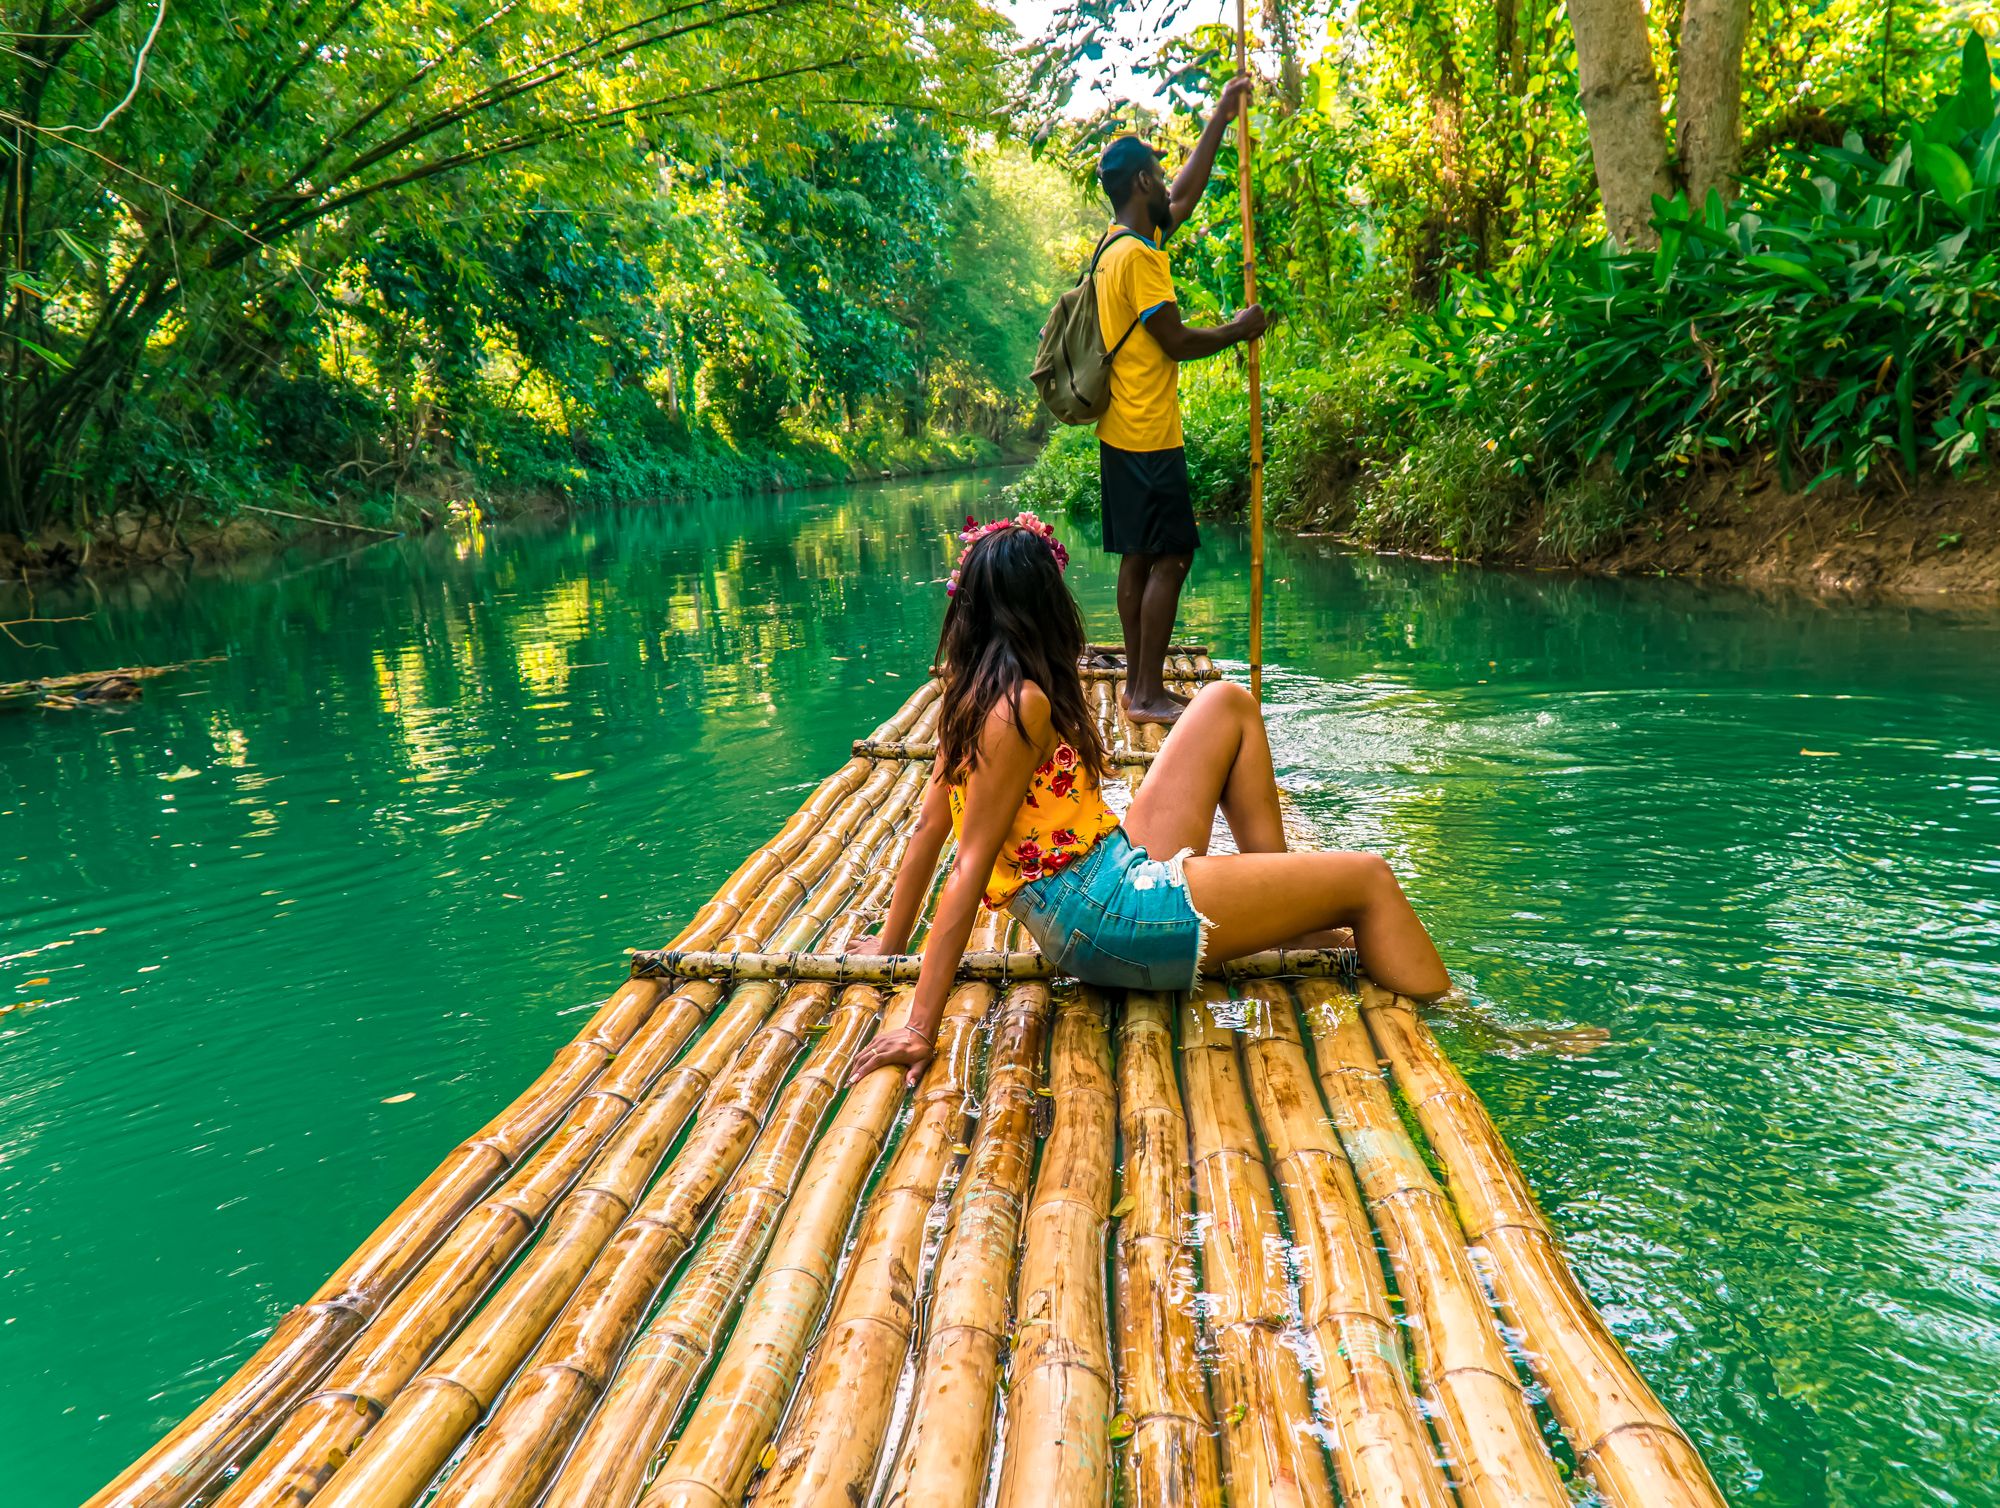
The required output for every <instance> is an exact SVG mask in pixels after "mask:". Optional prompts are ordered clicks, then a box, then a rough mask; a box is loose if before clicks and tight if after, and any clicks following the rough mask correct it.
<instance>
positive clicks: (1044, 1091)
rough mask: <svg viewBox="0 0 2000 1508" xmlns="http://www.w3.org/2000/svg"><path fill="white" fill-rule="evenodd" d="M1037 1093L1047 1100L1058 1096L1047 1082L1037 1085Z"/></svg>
mask: <svg viewBox="0 0 2000 1508" xmlns="http://www.w3.org/2000/svg"><path fill="white" fill-rule="evenodd" d="M1035 1093H1036V1094H1039V1095H1040V1096H1041V1097H1042V1098H1043V1099H1045V1100H1052V1099H1054V1098H1055V1097H1056V1092H1055V1091H1054V1090H1053V1089H1051V1088H1049V1086H1048V1085H1046V1084H1037V1085H1036V1086H1035Z"/></svg>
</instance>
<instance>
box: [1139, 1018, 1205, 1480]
mask: <svg viewBox="0 0 2000 1508" xmlns="http://www.w3.org/2000/svg"><path fill="white" fill-rule="evenodd" d="M1173 1020H1174V1008H1173V1005H1172V1003H1171V1001H1170V999H1169V998H1168V997H1166V996H1163V995H1148V994H1140V993H1138V992H1136V991H1135V992H1133V993H1131V994H1128V995H1127V996H1126V997H1125V1007H1124V1010H1123V1011H1122V1012H1121V1013H1120V1016H1119V1023H1118V1136H1119V1140H1120V1141H1121V1142H1122V1143H1123V1145H1124V1148H1125V1169H1124V1195H1123V1197H1122V1198H1121V1200H1120V1201H1119V1207H1120V1208H1124V1207H1126V1206H1129V1208H1127V1209H1126V1213H1125V1214H1124V1215H1123V1216H1122V1217H1120V1218H1119V1220H1118V1227H1117V1235H1116V1237H1115V1239H1114V1241H1113V1245H1112V1283H1113V1292H1114V1294H1115V1298H1116V1303H1115V1305H1114V1309H1115V1313H1116V1319H1117V1330H1116V1335H1115V1337H1114V1341H1115V1345H1116V1352H1117V1359H1118V1405H1119V1410H1120V1412H1121V1413H1123V1414H1124V1415H1125V1416H1126V1417H1127V1418H1128V1419H1129V1420H1130V1421H1131V1430H1132V1434H1131V1438H1130V1439H1129V1440H1128V1441H1127V1442H1126V1443H1125V1445H1124V1447H1123V1450H1122V1452H1121V1457H1120V1473H1119V1474H1120V1483H1121V1492H1120V1496H1121V1498H1122V1500H1123V1501H1124V1502H1126V1503H1131V1504H1147V1505H1149V1508H1150V1505H1158V1508H1183V1505H1190V1508H1191V1505H1197V1504H1202V1505H1206V1504H1219V1503H1220V1502H1221V1500H1222V1480H1221V1479H1222V1463H1221V1459H1220V1457H1219V1456H1218V1455H1217V1453H1216V1447H1215V1414H1214V1410H1213V1409H1212V1408H1211V1407H1210V1406H1209V1400H1208V1388H1207V1385H1206V1383H1205V1381H1204V1377H1203V1373H1202V1368H1201V1359H1200V1356H1199V1354H1198V1345H1199V1337H1198V1333H1197V1327H1196V1323H1195V1306H1196V1295H1197V1294H1198V1293H1199V1291H1200V1284H1199V1282H1198V1281H1197V1279H1196V1276H1195V1268H1194V1257H1193V1254H1192V1253H1191V1252H1190V1251H1189V1250H1188V1248H1187V1247H1186V1246H1185V1245H1184V1244H1183V1241H1182V1234H1181V1233H1182V1231H1183V1229H1184V1228H1185V1227H1186V1225H1187V1222H1188V1219H1189V1214H1190V1211H1189V1202H1190V1194H1189V1185H1188V1129H1187V1118H1186V1116H1185V1115H1184V1114H1183V1113H1182V1110H1181V1091H1180V1084H1179V1081H1178V1079H1177V1077H1176V1075H1175V1071H1174V1034H1173Z"/></svg>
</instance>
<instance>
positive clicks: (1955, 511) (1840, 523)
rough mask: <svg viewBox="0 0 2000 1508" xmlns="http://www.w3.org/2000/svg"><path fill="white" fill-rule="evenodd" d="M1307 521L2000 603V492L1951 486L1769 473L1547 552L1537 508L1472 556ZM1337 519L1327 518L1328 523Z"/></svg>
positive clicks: (1642, 565)
mask: <svg viewBox="0 0 2000 1508" xmlns="http://www.w3.org/2000/svg"><path fill="white" fill-rule="evenodd" d="M1346 513H1347V516H1346V517H1345V518H1341V517H1340V512H1339V510H1335V509H1326V510H1323V511H1321V512H1319V513H1312V512H1308V513H1306V514H1305V515H1304V516H1303V517H1299V518H1296V519H1294V521H1293V522H1292V523H1291V525H1290V527H1291V530H1292V532H1295V533H1298V534H1302V535H1306V536H1312V535H1327V536H1330V537H1332V538H1336V539H1338V540H1340V541H1341V542H1342V543H1343V544H1347V545H1350V546H1353V547H1354V548H1357V549H1375V550H1382V553H1389V554H1408V555H1416V556H1419V557H1422V558H1451V559H1466V560H1472V561H1476V562H1478V563H1481V564H1488V565H1506V566H1528V567H1536V568H1541V569H1557V570H1577V571H1584V572H1590V573H1594V574H1604V575H1612V576H1633V575H1640V576H1684V577H1689V578H1691V579H1695V580H1713V581H1727V582H1734V583H1737V584H1740V585H1743V586H1752V587H1762V588H1779V589H1796V590H1801V591H1806V592H1812V593H1819V594H1829V593H1831V594H1842V595H1856V596H1871V595H1880V596H1884V597H1892V598H1901V597H1935V596H1958V595H1964V596H1990V595H1995V594H2000V487H1996V486H1995V485H1994V484H1993V483H1992V482H1990V481H1988V482H1981V481H1977V480H1974V481H1965V482H1960V481H1953V482H1949V483H1945V484H1936V485H1931V486H1927V487H1924V488H1922V489H1921V490H1918V491H1915V492H1912V493H1909V494H1907V495H1905V494H1902V493H1899V492H1897V491H1894V490H1892V489H1889V488H1873V489H1869V490H1857V489H1854V488H1849V487H1835V486H1828V487H1823V488H1821V489H1819V490H1818V491H1816V492H1812V493H1801V492H1799V491H1797V490H1796V489H1794V488H1789V487H1786V486H1784V485H1783V484H1782V483H1781V482H1779V481H1778V480H1777V478H1775V477H1772V476H1757V475H1750V474H1743V473H1722V474H1718V475H1716V476H1713V477H1709V478H1705V479H1703V480H1702V481H1700V482H1698V483H1696V484H1694V485H1691V486H1689V487H1688V488H1687V489H1686V491H1685V492H1684V494H1683V495H1682V496H1680V497H1679V498H1678V499H1676V500H1673V501H1668V502H1660V503H1656V504H1654V505H1653V506H1652V507H1650V508H1648V509H1647V511H1645V512H1644V513H1642V514H1640V515H1639V516H1638V517H1636V518H1634V519H1633V520H1631V521H1630V522H1629V523H1627V524H1625V525H1624V526H1623V527H1621V528H1619V529H1618V530H1616V531H1615V532H1613V533H1611V534H1610V535H1608V536H1607V537H1606V538H1605V539H1604V540H1603V541H1602V542H1601V543H1599V544H1597V545H1596V546H1594V547H1593V548H1591V549H1589V550H1586V551H1583V552H1580V553H1570V552H1565V551H1562V550H1559V549H1555V548H1552V547H1551V546H1550V544H1549V543H1548V537H1547V531H1546V529H1545V527H1544V524H1543V521H1542V517H1541V510H1540V509H1539V508H1535V509H1530V510H1529V511H1528V512H1527V513H1526V514H1525V515H1524V516H1523V517H1522V518H1521V520H1520V521H1519V523H1518V525H1517V526H1516V528H1515V529H1514V531H1513V532H1512V534H1511V535H1510V536H1509V537H1508V538H1506V539H1504V540H1503V541H1501V542H1500V543H1499V544H1497V545H1495V546H1493V547H1491V548H1489V549H1485V550H1482V551H1480V552H1479V553H1478V554H1476V555H1453V554H1452V553H1451V552H1449V551H1447V550H1443V549H1440V548H1437V546H1436V542H1435V541H1433V542H1431V547H1430V548H1426V547H1425V546H1424V545H1421V544H1420V545H1417V546H1414V547H1408V548H1402V549H1394V548H1391V549H1386V550H1384V549H1383V548H1382V546H1380V545H1379V544H1377V543H1374V542H1371V540H1370V539H1369V538H1368V537H1366V536H1365V535H1362V534H1358V533H1356V532H1355V530H1354V528H1353V519H1352V510H1351V509H1349V510H1346ZM1329 515H1331V516H1329Z"/></svg>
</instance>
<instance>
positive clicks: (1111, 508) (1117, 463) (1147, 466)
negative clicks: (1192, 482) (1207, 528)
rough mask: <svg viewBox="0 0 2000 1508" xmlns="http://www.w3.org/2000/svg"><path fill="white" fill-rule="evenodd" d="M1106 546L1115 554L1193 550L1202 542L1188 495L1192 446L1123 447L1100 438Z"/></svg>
mask: <svg viewBox="0 0 2000 1508" xmlns="http://www.w3.org/2000/svg"><path fill="white" fill-rule="evenodd" d="M1097 478H1098V482H1099V485H1100V486H1101V487H1102V489H1103V493H1104V512H1103V516H1104V548H1105V549H1106V550H1107V551H1108V552H1109V553H1111V554H1113V555H1192V554H1193V553H1194V552H1195V551H1196V550H1197V549H1199V548H1200V547H1201V533H1200V531H1199V530H1197V529H1196V528H1195V526H1194V501H1193V499H1192V498H1191V497H1190V496H1189V495H1188V469H1187V451H1186V450H1185V449H1184V448H1183V447H1181V446H1178V445H1176V446H1175V447H1174V448H1173V449H1172V450H1120V449H1119V448H1118V447H1117V446H1115V445H1106V444H1105V443H1104V442H1103V441H1102V440H1099V441H1098V442H1097Z"/></svg>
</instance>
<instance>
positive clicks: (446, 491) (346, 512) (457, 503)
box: [0, 435, 1033, 581]
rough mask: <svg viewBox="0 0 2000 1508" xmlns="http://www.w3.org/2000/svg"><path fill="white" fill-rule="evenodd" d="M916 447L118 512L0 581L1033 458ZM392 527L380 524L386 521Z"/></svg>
mask: <svg viewBox="0 0 2000 1508" xmlns="http://www.w3.org/2000/svg"><path fill="white" fill-rule="evenodd" d="M930 439H931V440H932V442H933V443H927V444H923V445H921V446H917V447H913V451H912V457H911V458H910V459H899V460H895V461H892V462H891V463H890V464H889V465H887V466H886V467H884V466H878V465H872V464H871V465H863V464H862V463H860V462H859V461H856V460H851V459H849V458H846V457H842V456H839V455H837V454H835V453H831V452H826V453H820V452H812V453H810V454H802V455H789V454H781V453H771V454H766V455H760V456H754V457H749V458H746V460H745V462H744V465H743V466H742V467H741V468H740V469H739V477H740V480H739V481H738V482H737V483H736V484H735V485H722V486H701V485H697V486H691V487H688V488H685V489H681V490H675V491H673V492H670V493H666V494H663V495H661V496H659V497H653V498H644V499H635V498H620V497H608V498H607V497H598V496H596V495H594V494H593V493H592V492H590V491H589V490H587V489H586V490H584V491H581V492H579V493H572V494H567V495H566V494H563V493H560V492H556V491H554V490H552V489H550V488H547V487H535V488H523V487H506V486H501V487H481V486H478V485H476V484H475V483H474V482H473V481H472V479H471V478H470V477H468V476H466V475H465V474H463V473H456V474H448V475H440V476H438V477H434V478H431V479H429V480H428V481H427V482H426V483H425V484H424V485H423V486H421V487H420V488H413V489H411V490H409V491H407V492H404V493H401V494H399V495H398V496H396V497H394V498H393V499H390V500H388V501H387V504H386V510H385V505H384V503H383V501H382V500H379V499H367V500H361V501H355V500H341V501H338V502H336V503H334V504H333V505H332V506H330V507H328V508H326V509H324V510H323V511H321V512H316V513H304V512H301V511H300V509H301V508H302V507H303V506H307V505H306V504H302V503H301V502H300V501H299V500H298V499H296V498H293V497H289V496H287V497H280V498H277V499H274V501H275V502H281V503H283V504H285V506H284V507H263V506H257V505H249V504H245V505H241V511H239V512H235V513H233V514H231V516H229V517H227V518H222V519H211V518H207V517H204V516H203V510H201V509H199V508H196V509H195V510H194V512H193V516H192V517H189V516H187V515H188V510H187V509H186V508H183V509H182V510H181V511H180V512H179V513H177V514H173V515H168V514H148V513H139V512H124V513H117V514H113V515H111V516H110V517H108V518H105V519H101V520H98V521H97V522H96V523H95V524H93V525H91V526H89V527H85V528H76V527H68V526H58V527H52V528H50V529H46V530H44V531H42V532H41V533H40V534H37V535H35V536H34V537H33V538H31V539H26V540H24V539H22V538H21V537H20V536H19V535H15V534H7V533H0V576H6V577H10V578H13V579H15V580H25V581H46V580H50V579H60V578H63V577H66V576H74V575H80V574H89V575H92V576H115V575H125V574H129V573H132V572H135V571H142V570H146V569H150V568H155V567H160V566H165V565H170V564H177V563H184V564H189V565H196V566H209V567H213V566H222V565H228V564H231V563H233V562H250V563H252V564H253V568H261V567H256V566H255V563H256V562H258V561H261V560H263V559H266V558H268V557H270V556H272V555H275V554H277V553H280V552H283V551H288V550H293V549H300V548H304V549H307V550H310V551H313V552H315V553H318V554H323V555H339V554H344V553H346V552H348V551H350V550H352V549H355V548H359V547H365V546H367V545H369V544H374V543H379V542H381V541H384V540H389V539H400V538H404V537H406V536H411V535H423V534H429V533H432V532H436V531H439V530H448V529H452V528H461V529H462V528H468V527H477V526H479V525H481V524H484V523H515V522H524V521H537V520H546V521H557V520H562V519H567V518H571V517H574V516H576V515H577V514H579V513H581V512H584V511H587V510H589V509H591V508H595V507H601V506H604V505H605V504H607V503H609V504H614V505H616V504H629V503H633V502H644V503H655V504H658V505H660V506H680V505H685V504H687V503H691V502H700V501H706V500H709V499H713V498H717V497H769V496H778V495H782V494H785V493H791V492H808V491H813V490H816V489H822V488H827V487H847V486H853V485H855V484H857V483H866V482H875V481H893V480H901V479H906V478H911V477H922V476H944V475H950V474H953V473H959V472H969V471H980V470H987V469H991V468H994V467H1000V466H1011V465H1021V464H1025V463H1026V462H1028V461H1029V460H1031V459H1032V458H1033V457H1032V453H1028V454H1023V453H1020V452H1018V451H1009V450H1008V449H1006V448H1005V447H1002V446H999V445H995V444H993V443H992V442H990V441H987V440H984V439H983V438H976V437H973V436H964V435H960V436H937V437H930ZM385 523H387V524H390V525H393V527H384V524H385Z"/></svg>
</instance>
